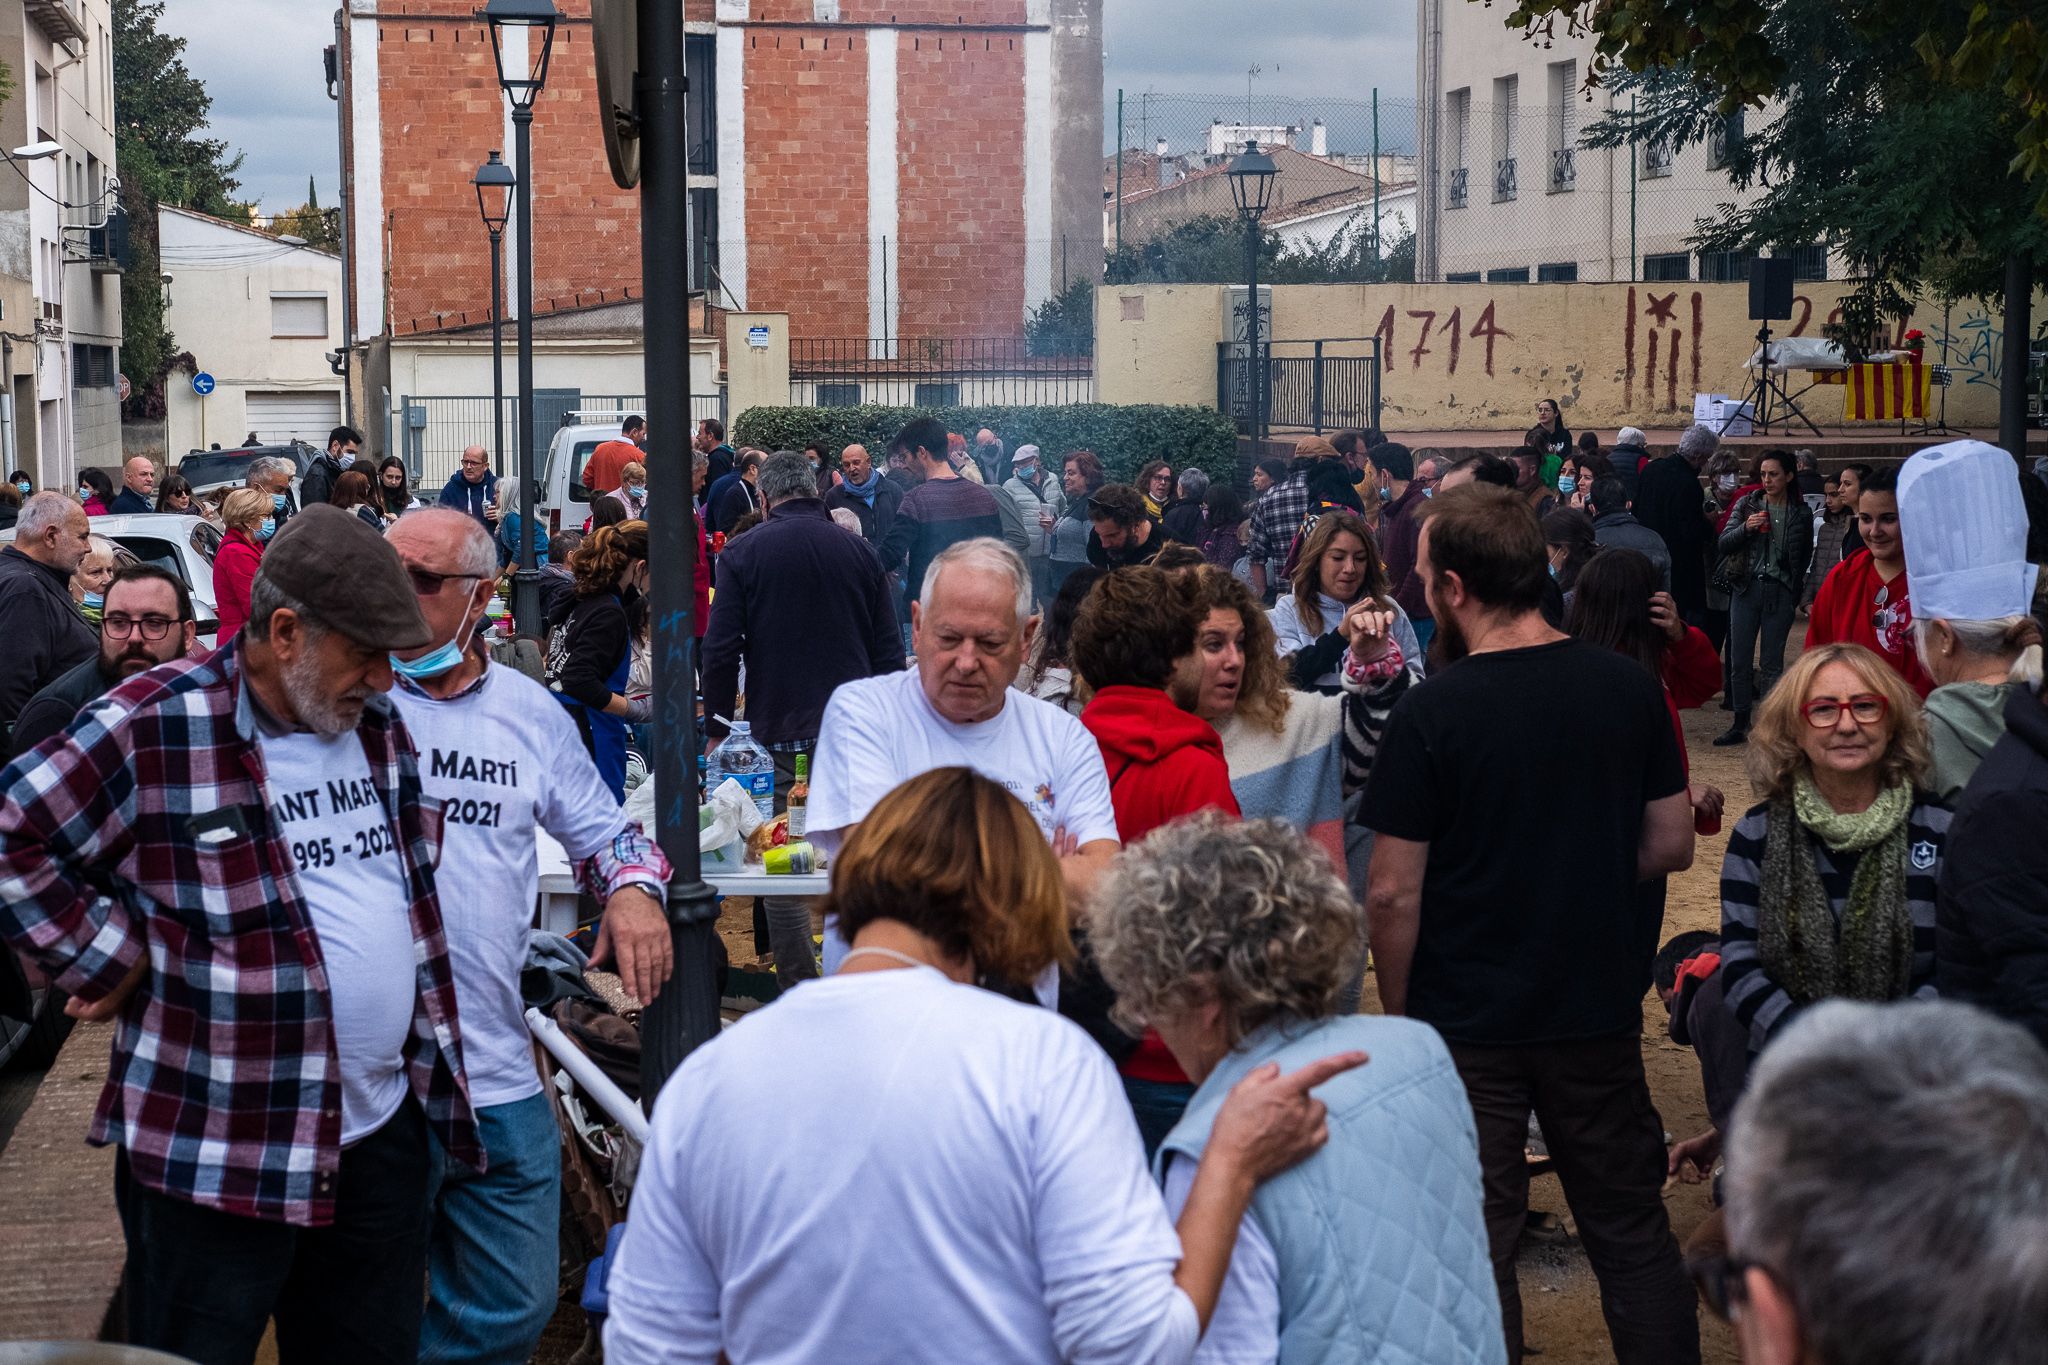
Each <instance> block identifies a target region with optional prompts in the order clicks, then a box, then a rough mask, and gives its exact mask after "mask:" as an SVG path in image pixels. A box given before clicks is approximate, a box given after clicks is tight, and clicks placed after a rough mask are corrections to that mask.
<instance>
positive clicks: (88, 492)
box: [78, 483, 97, 502]
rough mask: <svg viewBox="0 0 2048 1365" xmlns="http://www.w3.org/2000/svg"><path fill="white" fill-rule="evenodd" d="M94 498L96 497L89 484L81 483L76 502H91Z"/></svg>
mask: <svg viewBox="0 0 2048 1365" xmlns="http://www.w3.org/2000/svg"><path fill="white" fill-rule="evenodd" d="M95 496H97V495H96V494H95V493H94V492H93V491H92V485H91V484H83V483H82V484H80V485H79V486H78V500H79V501H80V502H91V501H92V500H93V498H94V497H95Z"/></svg>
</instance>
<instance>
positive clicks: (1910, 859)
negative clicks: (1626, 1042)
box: [1721, 795, 1949, 1054]
mask: <svg viewBox="0 0 2048 1365" xmlns="http://www.w3.org/2000/svg"><path fill="white" fill-rule="evenodd" d="M1769 812H1770V804H1769V803H1768V802H1766V803H1764V804H1762V805H1759V806H1754V807H1752V808H1751V809H1750V811H1749V813H1748V814H1747V815H1745V816H1743V817H1742V822H1741V823H1740V824H1738V825H1736V826H1735V830H1734V832H1733V833H1732V834H1730V836H1729V838H1728V856H1727V857H1726V858H1725V859H1723V860H1722V862H1721V976H1722V979H1723V983H1724V987H1725V990H1726V992H1727V1001H1728V1008H1729V1009H1730V1010H1731V1011H1732V1012H1733V1013H1734V1015H1735V1021H1736V1022H1737V1023H1738V1024H1740V1025H1742V1027H1743V1028H1744V1029H1746V1030H1748V1032H1749V1050H1750V1052H1751V1053H1752V1054H1754V1053H1758V1052H1761V1051H1763V1049H1764V1045H1765V1044H1766V1043H1768V1042H1770V1041H1771V1039H1773V1038H1775V1037H1776V1036H1777V1035H1778V1032H1779V1030H1781V1029H1783V1028H1784V1027H1785V1025H1786V1024H1787V1023H1788V1022H1790V1020H1791V1019H1792V1018H1793V1016H1794V1015H1796V1014H1797V1013H1798V1012H1799V1011H1800V1009H1801V1008H1803V1004H1802V1002H1799V1001H1795V1000H1793V998H1792V997H1791V996H1790V995H1789V994H1787V993H1786V991H1785V988H1784V987H1783V986H1781V985H1779V984H1778V983H1777V982H1776V981H1775V980H1773V979H1772V978H1771V975H1770V973H1769V972H1768V971H1766V970H1765V968H1764V964H1763V960H1762V958H1761V957H1760V956H1759V945H1758V939H1757V910H1758V905H1759V902H1760V899H1761V883H1762V880H1763V862H1764V832H1765V828H1766V823H1767V820H1768V816H1769ZM1948 822H1949V811H1948V807H1946V806H1944V805H1942V804H1941V803H1940V802H1938V801H1935V800H1934V799H1932V798H1931V797H1927V796H1925V795H1922V796H1921V797H1920V798H1918V799H1917V800H1916V801H1915V802H1914V805H1913V808H1912V810H1910V811H1909V812H1907V814H1906V864H1907V866H1906V909H1907V912H1908V913H1909V914H1910V915H1911V916H1912V917H1913V978H1912V988H1911V993H1912V995H1913V996H1914V997H1915V998H1916V999H1932V998H1933V997H1934V993H1935V991H1934V900H1935V891H1934V889H1935V881H1936V879H1937V878H1938V877H1939V876H1940V874H1941V856H1942V849H1943V846H1944V845H1945V844H1946V843H1947V842H1948ZM1808 842H1809V843H1810V844H1811V846H1812V848H1813V856H1814V863H1815V866H1816V868H1817V869H1818V870H1819V872H1820V884H1821V886H1822V887H1823V888H1825V889H1826V891H1827V894H1828V910H1829V912H1830V913H1831V914H1832V915H1833V916H1834V919H1835V923H1836V925H1837V926H1839V925H1840V924H1841V922H1842V908H1843V906H1844V904H1845V903H1846V902H1847V901H1848V898H1849V882H1850V879H1851V878H1852V877H1854V876H1855V874H1856V863H1857V860H1858V859H1859V858H1860V857H1861V856H1862V855H1860V854H1857V853H1836V852H1833V851H1832V850H1830V849H1829V848H1828V847H1827V845H1825V844H1823V843H1821V842H1820V841H1819V840H1818V839H1811V840H1809V841H1808Z"/></svg>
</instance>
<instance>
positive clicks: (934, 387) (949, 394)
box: [910, 309, 1265, 408]
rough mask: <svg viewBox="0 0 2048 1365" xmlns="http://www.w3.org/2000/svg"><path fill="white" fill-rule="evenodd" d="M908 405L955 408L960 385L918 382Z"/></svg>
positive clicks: (958, 399)
mask: <svg viewBox="0 0 2048 1365" xmlns="http://www.w3.org/2000/svg"><path fill="white" fill-rule="evenodd" d="M1260 311H1261V312H1264V311H1265V310H1264V309H1260ZM910 405H911V406H912V407H916V408H957V407H959V406H960V386H959V385H958V384H919V385H918V386H917V387H916V388H915V389H914V390H913V391H912V393H911V398H910Z"/></svg>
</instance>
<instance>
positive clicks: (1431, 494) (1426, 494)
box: [1422, 484, 1436, 498]
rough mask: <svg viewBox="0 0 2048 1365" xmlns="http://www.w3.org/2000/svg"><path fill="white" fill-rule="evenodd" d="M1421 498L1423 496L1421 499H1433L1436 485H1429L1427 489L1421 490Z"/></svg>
mask: <svg viewBox="0 0 2048 1365" xmlns="http://www.w3.org/2000/svg"><path fill="white" fill-rule="evenodd" d="M1422 496H1423V497H1425V498H1433V497H1435V496H1436V485H1435V484H1431V485H1430V486H1429V487H1427V488H1425V489H1423V490H1422Z"/></svg>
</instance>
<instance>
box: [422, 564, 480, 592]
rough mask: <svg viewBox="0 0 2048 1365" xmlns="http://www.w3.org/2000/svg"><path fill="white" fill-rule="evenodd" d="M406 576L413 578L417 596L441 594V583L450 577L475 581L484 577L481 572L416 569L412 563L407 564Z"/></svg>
mask: <svg viewBox="0 0 2048 1365" xmlns="http://www.w3.org/2000/svg"><path fill="white" fill-rule="evenodd" d="M405 576H406V577H407V578H410V579H411V580H412V591H413V595H414V596H415V597H434V596H437V595H439V593H440V591H441V585H442V584H443V583H446V582H448V581H449V580H450V579H468V580H470V581H472V582H473V581H475V580H476V579H479V578H482V577H483V575H482V574H480V573H429V572H428V571H427V570H425V569H415V568H413V567H412V565H410V564H408V565H406V566H405Z"/></svg>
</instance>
